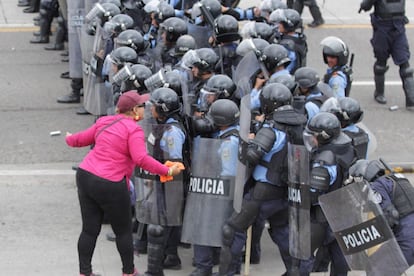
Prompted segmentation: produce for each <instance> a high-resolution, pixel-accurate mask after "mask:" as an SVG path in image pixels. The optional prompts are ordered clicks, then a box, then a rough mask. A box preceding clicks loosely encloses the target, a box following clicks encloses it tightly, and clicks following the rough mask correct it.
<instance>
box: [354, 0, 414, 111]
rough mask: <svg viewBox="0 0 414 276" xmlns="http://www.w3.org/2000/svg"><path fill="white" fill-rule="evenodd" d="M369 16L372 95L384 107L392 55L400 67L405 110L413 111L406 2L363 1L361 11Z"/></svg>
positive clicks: (413, 99) (412, 79)
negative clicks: (372, 77) (368, 12)
mask: <svg viewBox="0 0 414 276" xmlns="http://www.w3.org/2000/svg"><path fill="white" fill-rule="evenodd" d="M372 7H374V12H373V13H371V24H372V27H373V37H372V39H371V45H372V47H373V50H374V56H375V58H376V62H375V64H374V80H375V93H374V98H375V100H376V101H377V102H379V103H381V104H385V103H386V102H387V101H386V99H385V96H384V81H385V72H386V71H387V70H388V66H387V60H388V58H389V57H390V56H391V57H392V59H393V61H394V63H395V64H396V65H398V66H399V67H400V70H399V73H400V77H401V80H402V82H403V89H404V92H405V97H406V107H407V109H409V110H414V78H413V69H412V68H410V65H409V60H410V47H409V45H408V40H407V35H406V31H405V24H407V23H408V20H407V17H406V16H405V0H397V1H387V0H363V1H362V2H361V10H365V11H368V10H370V9H371V8H372Z"/></svg>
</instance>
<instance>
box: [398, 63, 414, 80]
mask: <svg viewBox="0 0 414 276" xmlns="http://www.w3.org/2000/svg"><path fill="white" fill-rule="evenodd" d="M404 64H407V63H404ZM413 72H414V69H413V68H410V65H409V64H408V65H406V66H403V65H400V76H401V78H403V79H405V78H409V77H412V76H413Z"/></svg>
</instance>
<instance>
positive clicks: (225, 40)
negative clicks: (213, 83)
mask: <svg viewBox="0 0 414 276" xmlns="http://www.w3.org/2000/svg"><path fill="white" fill-rule="evenodd" d="M240 39H241V37H240V35H239V23H238V22H237V20H236V19H235V18H234V17H233V16H231V15H226V14H224V15H220V16H219V17H217V18H216V19H215V20H214V35H213V36H212V37H211V39H210V44H211V45H212V47H213V49H214V51H215V52H216V54H217V55H218V56H219V57H220V60H219V62H218V63H217V68H216V71H217V72H220V73H221V74H226V75H227V76H229V77H232V76H233V71H234V70H235V69H236V66H237V64H238V62H239V60H240V58H241V57H240V56H239V55H238V54H237V53H236V48H237V45H238V43H237V42H238V41H239V40H240Z"/></svg>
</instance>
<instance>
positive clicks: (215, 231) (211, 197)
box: [181, 138, 235, 247]
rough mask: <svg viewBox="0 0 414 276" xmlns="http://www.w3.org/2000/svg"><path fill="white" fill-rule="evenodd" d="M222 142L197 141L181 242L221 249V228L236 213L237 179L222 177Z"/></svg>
mask: <svg viewBox="0 0 414 276" xmlns="http://www.w3.org/2000/svg"><path fill="white" fill-rule="evenodd" d="M224 143H226V141H225V140H222V139H209V138H196V139H194V144H193V155H192V160H191V179H190V184H189V188H188V194H187V200H186V204H185V211H184V221H183V227H182V235H181V240H182V241H183V242H185V243H191V244H198V245H205V246H215V247H220V246H221V245H222V227H223V225H224V222H225V221H226V220H227V219H228V218H229V216H230V215H231V214H232V212H233V194H234V181H235V178H234V176H222V173H221V171H222V167H221V160H222V159H221V158H222V149H223V148H222V147H223V145H224Z"/></svg>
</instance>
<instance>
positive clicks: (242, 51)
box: [236, 38, 270, 56]
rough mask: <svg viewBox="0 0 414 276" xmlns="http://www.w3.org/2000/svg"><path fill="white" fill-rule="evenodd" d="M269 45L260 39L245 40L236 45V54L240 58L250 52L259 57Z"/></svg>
mask: <svg viewBox="0 0 414 276" xmlns="http://www.w3.org/2000/svg"><path fill="white" fill-rule="evenodd" d="M269 45H270V44H269V42H267V41H266V40H264V39H261V38H247V39H243V40H242V41H241V42H240V43H239V45H237V48H236V53H237V54H238V55H240V56H245V55H246V54H247V53H249V52H250V51H254V52H255V53H256V55H257V56H261V55H262V53H263V50H264V48H266V47H267V46H269Z"/></svg>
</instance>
